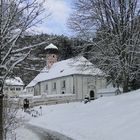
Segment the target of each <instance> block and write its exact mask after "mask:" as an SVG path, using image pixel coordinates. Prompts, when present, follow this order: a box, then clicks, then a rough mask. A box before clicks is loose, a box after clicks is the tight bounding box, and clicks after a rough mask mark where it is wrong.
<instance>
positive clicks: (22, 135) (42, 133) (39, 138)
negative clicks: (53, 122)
mask: <svg viewBox="0 0 140 140" xmlns="http://www.w3.org/2000/svg"><path fill="white" fill-rule="evenodd" d="M16 138H17V140H31V139H33V140H72V139H71V138H68V137H66V136H64V135H62V134H59V133H56V132H53V131H50V130H45V129H43V128H39V127H36V126H32V125H28V124H27V125H26V126H22V127H20V128H18V130H17V135H16Z"/></svg>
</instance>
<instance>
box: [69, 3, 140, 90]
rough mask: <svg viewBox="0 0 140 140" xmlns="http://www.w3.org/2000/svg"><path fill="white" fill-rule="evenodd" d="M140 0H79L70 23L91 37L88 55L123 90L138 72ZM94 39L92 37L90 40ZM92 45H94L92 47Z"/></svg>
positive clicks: (80, 32) (86, 37) (84, 35)
mask: <svg viewBox="0 0 140 140" xmlns="http://www.w3.org/2000/svg"><path fill="white" fill-rule="evenodd" d="M139 3H140V1H139V0H88V1H87V0H76V2H75V11H74V14H73V15H72V16H71V18H70V20H69V26H70V28H71V29H73V30H74V31H76V32H77V33H78V35H80V36H81V37H83V38H84V39H86V40H88V44H86V45H84V47H83V51H85V50H87V47H89V46H90V49H89V51H88V52H86V53H88V56H89V58H90V60H91V61H94V62H96V64H97V65H98V67H100V68H101V69H103V70H104V71H105V72H106V73H107V74H109V75H110V76H111V78H112V80H114V81H115V82H116V83H118V84H121V85H122V87H123V91H124V92H127V91H128V90H129V89H128V87H129V82H131V81H133V80H134V79H135V78H136V77H137V75H138V74H139V72H140V71H139V69H140V55H139V53H140V52H139V51H140V8H139V7H138V6H139ZM91 40H92V41H91ZM91 46H92V47H91Z"/></svg>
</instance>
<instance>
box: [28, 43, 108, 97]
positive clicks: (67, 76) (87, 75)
mask: <svg viewBox="0 0 140 140" xmlns="http://www.w3.org/2000/svg"><path fill="white" fill-rule="evenodd" d="M45 51H46V55H47V56H46V60H47V65H46V66H45V67H44V69H43V70H42V71H41V72H40V73H39V74H38V75H37V76H36V77H35V78H34V79H33V80H32V81H31V82H30V83H29V84H28V85H27V87H26V91H27V94H32V95H34V96H39V95H45V97H48V98H49V97H57V96H59V97H60V96H62V98H65V97H68V96H70V97H72V98H73V100H82V99H84V98H85V96H89V97H90V98H91V99H95V98H97V97H98V95H97V90H99V89H102V88H106V83H107V82H106V77H105V74H104V73H103V72H102V71H101V70H100V69H99V68H96V67H95V66H94V65H93V64H92V63H91V62H89V61H88V60H87V59H86V58H84V57H83V56H79V57H75V58H71V59H67V60H62V61H57V59H58V48H57V47H56V46H54V45H53V44H50V45H48V46H47V47H46V48H45Z"/></svg>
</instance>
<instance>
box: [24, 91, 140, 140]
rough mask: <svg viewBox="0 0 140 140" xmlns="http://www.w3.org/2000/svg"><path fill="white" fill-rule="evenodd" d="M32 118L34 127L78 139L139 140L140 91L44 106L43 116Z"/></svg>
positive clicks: (30, 120) (30, 119)
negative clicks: (85, 102) (84, 101)
mask: <svg viewBox="0 0 140 140" xmlns="http://www.w3.org/2000/svg"><path fill="white" fill-rule="evenodd" d="M38 108H39V107H38ZM38 110H39V109H38ZM25 117H26V115H25ZM28 119H29V121H28V124H30V125H32V126H36V127H39V128H42V129H43V130H46V131H47V130H52V131H55V132H58V133H61V134H63V135H66V136H68V137H71V138H72V139H74V140H139V139H140V90H137V91H133V92H130V93H127V94H122V95H118V96H113V97H102V98H99V99H97V100H94V101H91V102H89V103H87V104H84V103H83V102H79V103H68V104H60V105H50V106H42V116H39V117H36V118H34V117H28ZM34 140H36V139H34ZM37 140H38V139H37Z"/></svg>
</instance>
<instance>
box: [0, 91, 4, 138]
mask: <svg viewBox="0 0 140 140" xmlns="http://www.w3.org/2000/svg"><path fill="white" fill-rule="evenodd" d="M0 140H3V94H2V93H0Z"/></svg>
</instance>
